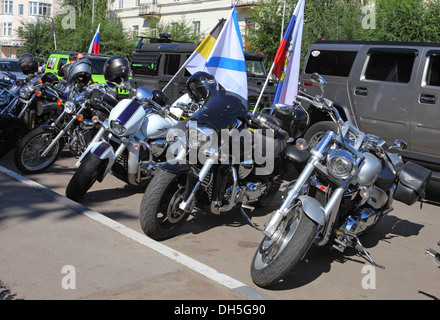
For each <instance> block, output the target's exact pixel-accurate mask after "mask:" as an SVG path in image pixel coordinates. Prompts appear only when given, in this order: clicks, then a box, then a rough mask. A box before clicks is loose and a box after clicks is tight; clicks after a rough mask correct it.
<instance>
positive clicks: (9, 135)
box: [0, 115, 20, 158]
mask: <svg viewBox="0 0 440 320" xmlns="http://www.w3.org/2000/svg"><path fill="white" fill-rule="evenodd" d="M19 131H20V130H19V128H16V125H15V121H14V119H13V118H12V117H8V116H4V115H2V116H1V117H0V158H1V157H3V156H4V155H6V154H7V153H8V152H9V151H10V150H11V149H12V148H13V147H14V145H15V142H16V141H17V138H18V135H19Z"/></svg>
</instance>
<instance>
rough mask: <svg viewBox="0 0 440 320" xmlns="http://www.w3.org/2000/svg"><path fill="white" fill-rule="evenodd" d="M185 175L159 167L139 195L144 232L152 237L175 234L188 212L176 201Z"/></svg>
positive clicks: (158, 238)
mask: <svg viewBox="0 0 440 320" xmlns="http://www.w3.org/2000/svg"><path fill="white" fill-rule="evenodd" d="M185 184H186V176H185V175H184V174H173V173H170V172H166V171H164V170H160V171H159V172H158V173H157V174H155V175H154V177H153V179H152V180H151V182H150V183H149V185H148V187H147V189H146V190H145V193H144V196H143V198H142V203H141V209H140V213H139V218H140V224H141V227H142V230H143V231H144V233H145V234H146V235H147V236H149V237H150V238H152V239H155V240H164V239H167V238H170V237H173V236H175V235H176V234H177V232H178V230H179V229H180V228H181V226H182V225H183V224H184V223H185V222H186V220H187V219H188V216H189V211H186V212H185V211H183V210H182V209H180V208H179V204H180V203H181V202H182V201H183V200H184V194H185V190H186V189H185Z"/></svg>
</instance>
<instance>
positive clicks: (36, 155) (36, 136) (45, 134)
mask: <svg viewBox="0 0 440 320" xmlns="http://www.w3.org/2000/svg"><path fill="white" fill-rule="evenodd" d="M55 137H56V132H54V131H52V130H47V129H43V128H41V127H38V128H35V129H33V130H31V131H29V132H28V133H27V134H26V135H25V136H24V137H23V139H21V141H20V142H19V143H18V145H17V147H16V148H15V152H14V162H15V166H16V167H17V169H18V170H20V171H21V172H23V173H39V172H43V171H45V170H46V169H48V168H49V167H50V166H51V165H52V164H53V163H54V162H55V161H56V160H57V159H58V156H59V155H60V153H61V150H62V149H63V143H62V142H61V140H58V141H57V142H56V144H55V145H54V146H53V147H52V149H51V150H50V151H49V152H48V153H47V155H46V156H44V157H42V156H41V153H42V152H43V151H44V150H45V149H46V148H47V147H48V146H49V145H50V143H52V141H53V139H54V138H55Z"/></svg>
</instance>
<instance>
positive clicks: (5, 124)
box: [0, 73, 64, 157]
mask: <svg viewBox="0 0 440 320" xmlns="http://www.w3.org/2000/svg"><path fill="white" fill-rule="evenodd" d="M57 80H58V79H57V77H56V76H55V75H53V74H46V75H44V76H42V77H41V76H40V74H39V73H35V74H31V75H30V76H28V78H26V80H24V81H18V80H15V81H14V83H13V84H12V85H11V86H10V87H9V88H4V89H3V91H2V94H3V95H2V97H3V98H4V99H6V100H7V101H8V103H7V105H5V106H4V107H3V108H2V110H1V111H0V157H1V156H4V155H5V154H7V153H8V152H9V151H10V150H11V149H12V148H13V147H14V145H15V143H16V142H17V140H19V139H20V138H21V137H22V136H23V135H25V134H26V133H27V132H29V131H30V130H32V129H33V128H36V127H38V126H40V125H42V124H45V123H50V122H51V121H53V120H54V119H55V118H56V117H57V116H58V115H59V114H60V112H61V110H62V108H61V107H60V106H61V105H62V100H63V99H64V97H63V93H62V92H60V91H59V90H58V89H57V88H56V86H55V85H56V83H57Z"/></svg>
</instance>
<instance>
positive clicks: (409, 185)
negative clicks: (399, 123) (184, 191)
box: [251, 74, 431, 287]
mask: <svg viewBox="0 0 440 320" xmlns="http://www.w3.org/2000/svg"><path fill="white" fill-rule="evenodd" d="M311 80H312V82H313V83H314V84H316V85H317V86H319V87H320V88H321V95H316V96H311V95H309V94H307V93H305V92H303V91H300V93H299V95H298V98H299V99H301V100H305V101H307V102H309V103H311V104H312V105H313V106H314V107H316V108H319V109H321V110H323V111H325V112H327V113H328V114H329V115H330V116H331V117H332V119H333V121H335V123H337V125H338V128H339V129H338V130H337V132H334V131H328V132H327V133H326V134H325V135H324V137H323V138H322V140H321V141H320V142H319V143H318V144H317V145H316V147H315V148H313V149H312V150H311V151H310V158H309V160H308V162H307V164H306V166H305V167H304V169H303V171H302V172H301V174H300V175H299V177H298V178H297V179H296V180H294V181H292V183H291V184H290V185H289V186H288V187H287V190H286V196H285V198H284V201H283V203H282V205H281V207H280V208H279V209H278V210H276V211H275V212H274V213H273V214H272V215H271V217H270V219H269V221H268V222H267V224H266V226H265V229H264V231H263V233H264V235H265V236H264V239H263V240H262V242H261V244H260V245H259V247H258V250H257V251H256V253H255V255H254V258H253V261H252V264H251V276H252V280H253V281H254V283H255V284H257V285H258V286H260V287H269V286H272V285H274V284H276V283H277V282H278V281H279V280H280V279H283V278H285V277H287V276H288V275H289V274H290V273H291V271H292V270H293V269H294V267H295V266H296V265H297V263H298V262H299V261H300V260H301V259H302V258H303V257H304V256H305V255H306V253H307V251H308V249H309V248H310V246H311V245H312V244H313V243H315V244H316V245H318V246H323V245H330V246H332V247H333V248H335V249H337V250H339V251H341V252H343V251H344V249H345V248H346V247H353V248H356V249H358V250H360V252H362V253H364V254H365V255H366V258H367V259H368V260H369V261H370V262H371V263H372V264H373V265H375V266H378V267H381V266H380V265H378V264H376V263H375V262H374V260H373V259H372V258H371V256H370V255H369V253H368V252H367V250H366V249H365V247H364V246H363V245H362V243H361V242H360V240H359V236H360V235H361V234H363V233H364V232H366V231H367V230H370V229H371V228H373V227H374V226H375V225H376V224H377V223H378V222H379V221H380V220H381V218H382V217H384V216H385V215H387V214H388V213H389V212H390V211H392V210H393V207H392V202H393V199H396V200H398V201H401V202H404V203H406V204H408V205H411V204H413V203H415V202H416V201H417V200H420V199H422V198H423V197H424V193H425V188H426V185H427V183H428V180H429V179H430V175H431V171H429V170H427V169H425V168H423V167H421V166H418V165H416V164H414V163H411V162H408V163H406V164H405V165H404V164H403V161H402V160H401V157H399V156H398V155H397V154H395V153H393V152H392V151H393V149H399V148H404V147H405V145H406V144H405V143H404V142H403V141H400V140H396V141H395V145H394V146H392V147H391V148H388V146H387V145H386V143H385V141H384V140H382V139H380V138H379V137H377V136H374V135H366V134H364V133H363V132H361V131H360V130H358V128H357V127H355V126H354V125H353V124H351V123H349V122H344V121H343V120H342V118H341V117H340V115H339V113H338V111H337V109H336V108H335V107H333V103H332V101H330V100H328V99H326V98H324V97H323V94H324V86H325V84H326V81H325V79H324V78H322V77H321V76H320V75H318V74H313V75H312V78H311ZM297 145H298V146H299V148H300V149H303V150H304V152H308V151H307V150H306V149H305V148H306V146H307V143H306V142H305V140H303V139H298V140H297Z"/></svg>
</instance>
